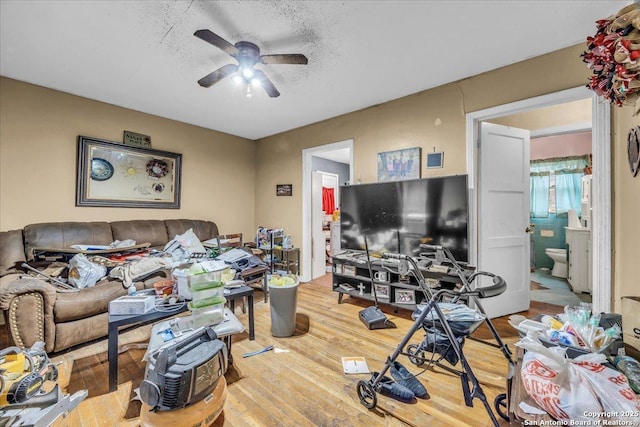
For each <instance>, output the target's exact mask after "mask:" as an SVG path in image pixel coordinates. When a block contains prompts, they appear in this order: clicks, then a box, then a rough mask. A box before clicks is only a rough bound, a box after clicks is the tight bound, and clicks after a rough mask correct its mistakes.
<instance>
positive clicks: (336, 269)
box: [333, 264, 342, 274]
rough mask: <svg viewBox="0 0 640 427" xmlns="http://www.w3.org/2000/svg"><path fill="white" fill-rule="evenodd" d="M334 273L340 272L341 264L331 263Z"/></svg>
mask: <svg viewBox="0 0 640 427" xmlns="http://www.w3.org/2000/svg"><path fill="white" fill-rule="evenodd" d="M333 272H334V274H342V264H333Z"/></svg>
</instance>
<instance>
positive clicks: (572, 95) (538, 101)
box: [466, 86, 612, 313]
mask: <svg viewBox="0 0 640 427" xmlns="http://www.w3.org/2000/svg"><path fill="white" fill-rule="evenodd" d="M582 99H591V105H592V107H591V124H592V128H591V145H592V153H593V182H592V191H593V207H594V209H593V217H592V220H591V221H592V222H591V238H592V240H593V242H594V244H593V245H592V247H593V261H592V264H591V274H592V277H593V289H592V304H593V312H594V313H599V312H605V313H609V312H610V311H611V293H612V270H611V266H612V259H611V258H612V253H611V250H612V249H611V248H612V242H611V219H612V216H611V188H612V187H611V184H612V183H611V173H612V167H611V107H610V105H609V104H608V103H605V102H602V101H600V100H599V99H598V97H597V96H596V94H595V93H593V92H592V91H590V90H589V89H587V88H586V87H584V86H581V87H577V88H572V89H567V90H563V91H560V92H554V93H550V94H547V95H542V96H537V97H534V98H529V99H525V100H522V101H516V102H512V103H508V104H503V105H498V106H496V107H492V108H487V109H484V110H478V111H474V112H471V113H467V114H466V148H467V149H466V154H467V174H468V175H469V178H468V179H469V215H470V224H469V247H470V248H472V250H471V251H470V252H471V253H470V257H469V261H470V262H471V263H472V265H476V264H477V260H478V258H477V256H478V253H477V251H478V200H477V198H478V191H477V180H478V152H479V150H478V143H479V138H480V134H479V123H480V122H481V121H483V120H488V119H492V118H496V117H501V116H505V115H510V114H515V113H521V112H525V111H530V110H534V109H538V108H544V107H550V106H553V105H557V104H563V103H567V102H572V101H578V100H582ZM596 266H597V268H596Z"/></svg>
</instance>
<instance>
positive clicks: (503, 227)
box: [477, 123, 531, 318]
mask: <svg viewBox="0 0 640 427" xmlns="http://www.w3.org/2000/svg"><path fill="white" fill-rule="evenodd" d="M529 157H530V154H529V131H528V130H524V129H517V128H513V127H507V126H500V125H495V124H490V123H481V137H480V142H479V159H478V166H479V171H478V195H479V199H478V224H479V227H478V266H477V267H478V269H479V270H481V271H488V272H491V273H494V274H497V275H499V276H502V278H503V279H504V280H505V281H506V282H507V290H506V291H505V292H504V293H503V294H502V295H500V296H497V297H493V298H488V299H485V300H483V301H482V305H483V307H484V308H485V310H486V312H487V314H488V315H489V317H490V318H494V317H498V316H504V315H506V314H511V313H516V312H518V311H522V310H527V309H528V308H529V288H530V280H531V279H530V274H531V273H530V270H529V252H530V247H529V234H528V227H529V202H530V200H529ZM490 283H491V282H490V280H485V279H483V280H481V282H480V286H486V285H488V284H490Z"/></svg>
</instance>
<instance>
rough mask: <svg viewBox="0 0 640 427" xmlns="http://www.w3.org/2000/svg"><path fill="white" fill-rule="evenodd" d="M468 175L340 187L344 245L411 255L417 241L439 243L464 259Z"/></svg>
mask: <svg viewBox="0 0 640 427" xmlns="http://www.w3.org/2000/svg"><path fill="white" fill-rule="evenodd" d="M468 221H469V192H468V186H467V175H452V176H442V177H433V178H424V179H414V180H407V181H392V182H380V183H375V184H360V185H350V186H342V187H340V244H341V248H342V249H343V250H344V249H355V250H364V248H365V242H364V236H365V235H366V236H367V244H368V246H369V250H370V251H375V252H393V253H401V254H405V255H411V256H415V255H417V254H418V253H419V252H420V251H421V250H420V244H422V243H426V244H431V245H440V246H443V247H445V248H447V249H449V250H450V251H451V253H452V254H453V256H454V257H455V258H456V260H458V261H463V262H468V261H469V232H468Z"/></svg>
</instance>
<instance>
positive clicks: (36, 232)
mask: <svg viewBox="0 0 640 427" xmlns="http://www.w3.org/2000/svg"><path fill="white" fill-rule="evenodd" d="M189 229H192V230H193V232H194V233H195V234H196V236H198V238H199V239H200V240H201V241H202V240H209V239H212V238H214V237H215V236H217V235H218V227H217V225H216V224H215V223H214V222H211V221H202V220H188V219H171V220H164V221H161V220H132V221H115V222H59V223H40V224H31V225H27V226H26V227H24V228H23V229H22V230H12V231H3V232H0V309H2V311H3V314H4V320H5V324H6V329H7V331H8V334H9V338H10V339H11V341H12V342H13V343H14V345H17V346H19V347H22V348H26V347H31V346H32V345H33V344H34V343H35V342H36V341H44V342H45V350H46V351H47V352H59V351H61V350H64V349H67V348H69V347H72V346H75V345H78V344H81V343H85V342H88V341H91V340H95V339H97V338H102V337H105V336H106V335H107V322H108V319H107V317H108V306H109V301H111V300H113V299H115V298H117V297H119V296H122V295H126V290H125V288H124V287H123V286H122V282H121V281H116V280H110V281H101V282H100V283H99V284H97V285H96V286H93V287H89V288H84V289H81V290H79V291H72V292H63V291H59V290H57V288H56V287H54V286H53V285H51V284H49V283H48V282H47V281H46V280H40V279H37V278H33V277H28V276H25V275H24V274H23V272H21V271H20V270H19V269H18V268H19V267H20V265H21V264H22V263H24V262H25V261H31V260H33V252H34V249H37V248H61V249H64V248H70V247H71V245H76V244H87V245H109V244H110V243H112V242H114V241H116V240H126V239H133V240H135V241H136V243H149V244H150V245H151V247H152V248H159V249H162V248H163V247H164V245H165V244H166V243H167V242H168V241H170V240H171V239H173V238H174V237H175V236H176V235H178V234H183V233H184V232H185V231H187V230H189ZM156 280H158V279H157V278H156V279H155V280H153V279H149V280H146V281H145V282H138V283H136V288H138V289H142V288H145V287H151V286H152V284H153V282H155V281H156Z"/></svg>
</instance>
